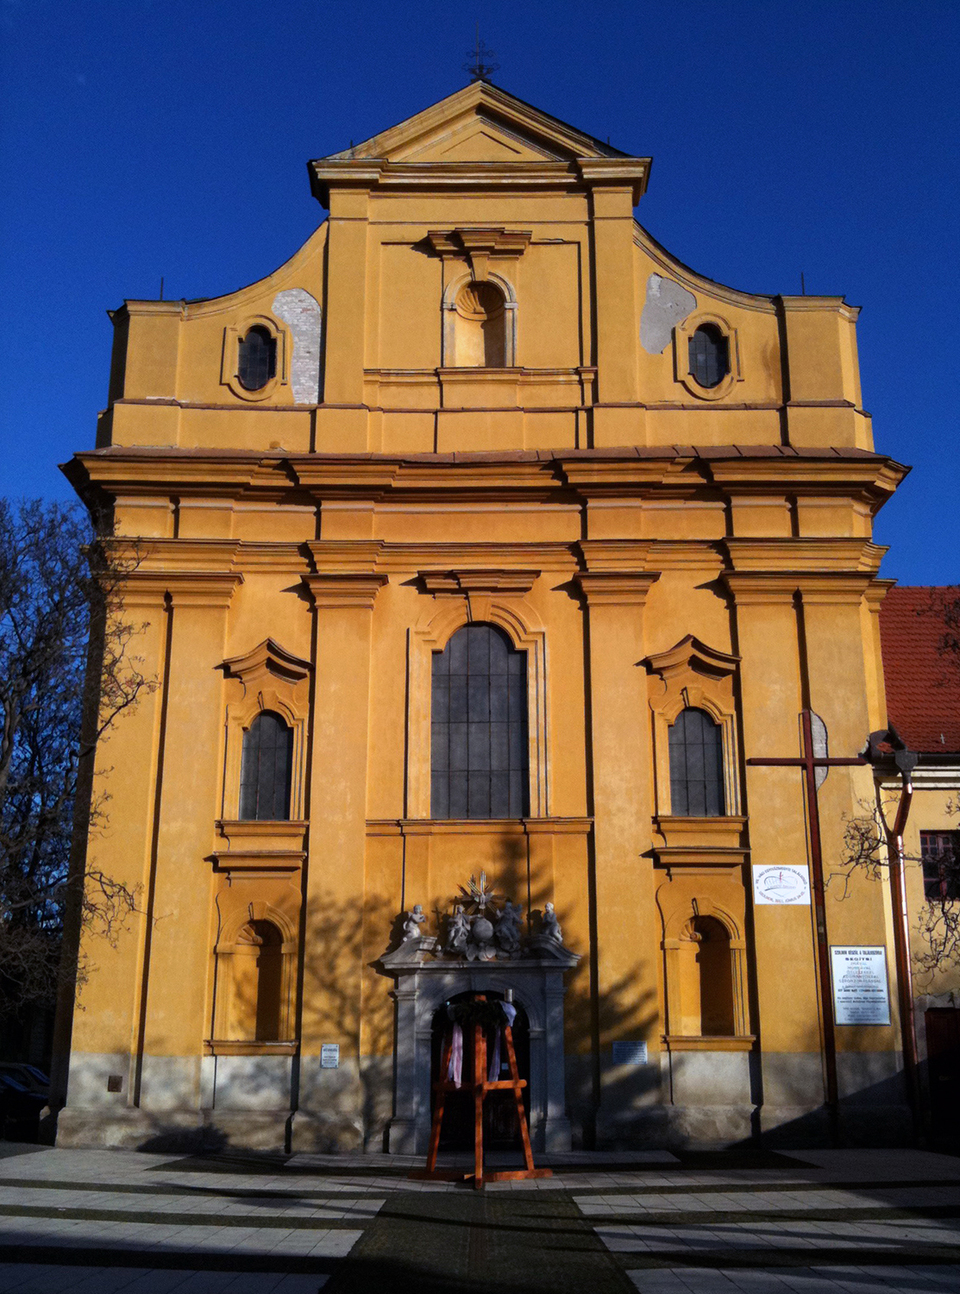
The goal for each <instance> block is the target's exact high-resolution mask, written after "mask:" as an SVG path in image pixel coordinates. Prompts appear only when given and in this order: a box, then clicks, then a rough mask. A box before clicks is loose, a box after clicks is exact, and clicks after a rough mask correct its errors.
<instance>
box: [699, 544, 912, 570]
mask: <svg viewBox="0 0 960 1294" xmlns="http://www.w3.org/2000/svg"><path fill="white" fill-rule="evenodd" d="M719 547H720V549H721V551H722V552H723V553H724V554H725V556H726V558H727V561H728V563H729V565H730V567H731V568H732V569H733V570H734V571H738V572H763V573H768V574H769V573H775V572H788V571H789V572H792V573H793V574H795V575H797V576H798V578H799V574H800V573H801V572H818V571H820V572H831V573H833V572H843V571H846V572H850V573H852V572H854V571H856V572H864V573H866V574H869V575H875V574H876V572H877V571H878V570H879V568H880V562H881V560H882V558H883V555H884V553H886V551H887V550H886V548H883V547H881V546H880V545H879V544H874V543H871V542H870V541H869V540H865V539H824V538H811V539H793V538H790V539H723V540H720V541H719Z"/></svg>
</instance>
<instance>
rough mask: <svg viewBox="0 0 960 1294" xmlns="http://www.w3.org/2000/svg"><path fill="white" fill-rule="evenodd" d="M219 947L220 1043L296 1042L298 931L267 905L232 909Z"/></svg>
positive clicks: (216, 1019)
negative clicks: (295, 989)
mask: <svg viewBox="0 0 960 1294" xmlns="http://www.w3.org/2000/svg"><path fill="white" fill-rule="evenodd" d="M227 906H228V908H232V909H233V910H232V911H228V913H227V915H226V920H225V921H224V925H223V929H222V930H221V935H220V938H219V939H218V941H217V945H216V949H215V952H216V959H217V966H216V982H215V996H214V1013H213V1014H214V1035H215V1043H216V1042H226V1043H230V1042H242V1043H251V1044H262V1045H269V1044H271V1043H283V1042H289V1041H290V1040H292V1039H293V1037H294V1032H295V1026H294V1020H295V1009H294V988H295V985H296V948H297V943H296V928H295V924H294V918H293V914H292V913H288V912H284V911H283V910H282V909H281V908H279V907H277V906H275V905H274V904H270V903H266V902H263V901H254V902H248V903H247V904H246V906H245V907H241V905H240V903H239V902H236V903H233V904H230V903H229V900H228V901H227Z"/></svg>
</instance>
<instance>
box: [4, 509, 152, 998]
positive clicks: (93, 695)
mask: <svg viewBox="0 0 960 1294" xmlns="http://www.w3.org/2000/svg"><path fill="white" fill-rule="evenodd" d="M138 562H139V554H138V553H137V551H136V549H135V548H134V547H131V545H130V544H129V543H126V544H123V545H121V544H120V543H118V542H116V541H114V540H113V539H111V538H110V537H109V535H107V534H98V533H97V532H96V530H95V528H94V527H93V526H92V525H91V522H90V520H89V518H88V516H87V514H86V513H85V512H84V511H83V510H82V509H81V508H80V507H79V506H78V505H73V506H63V505H60V504H45V503H42V502H39V501H24V502H20V503H11V502H9V501H7V500H0V1017H2V1016H3V1015H5V1014H11V1013H16V1012H17V1011H18V1010H19V1009H20V1008H21V1007H22V1006H24V1004H29V1003H36V1004H39V1003H50V1002H52V1001H53V1000H54V998H55V997H56V995H57V992H58V988H59V987H60V985H61V983H62V981H63V979H64V977H67V978H69V979H70V980H72V978H73V976H74V974H75V973H76V971H75V968H74V967H72V966H70V965H69V964H66V965H61V944H62V939H63V932H64V919H65V914H66V912H67V910H68V909H69V908H71V906H72V908H73V910H74V911H75V912H76V913H77V914H78V915H79V920H80V922H81V923H82V924H84V925H86V926H87V927H89V928H91V929H95V930H96V931H97V932H98V933H100V934H102V935H103V936H105V937H106V938H108V939H113V938H115V937H116V934H117V932H118V930H119V928H120V926H121V925H122V923H123V920H124V919H125V917H126V916H127V915H128V914H129V913H130V911H131V910H132V908H133V907H134V905H135V903H136V894H135V893H134V892H133V891H131V890H130V889H129V888H128V887H127V886H125V885H123V884H121V883H119V882H117V881H114V880H113V879H112V878H111V877H109V876H106V875H105V874H104V873H102V872H99V871H96V870H95V869H88V868H87V867H86V866H85V865H84V866H82V867H81V868H80V869H77V867H76V866H74V867H73V868H71V862H70V860H71V843H72V840H73V844H74V846H75V844H76V839H75V837H76V832H75V827H74V820H75V815H78V817H77V821H78V822H80V820H81V819H82V828H83V834H84V835H85V834H86V832H87V830H93V831H96V830H97V829H98V828H99V827H101V826H102V825H103V823H104V820H105V813H106V800H105V798H100V799H99V800H98V799H95V798H90V797H89V794H88V792H87V791H86V789H85V788H86V787H87V786H88V785H89V780H90V779H89V776H86V777H85V778H83V779H81V778H80V770H81V768H82V767H84V766H85V765H89V763H90V761H91V759H92V757H93V754H94V752H95V750H96V748H97V745H98V743H99V742H100V741H101V740H102V739H103V737H104V736H105V734H106V733H107V732H108V730H109V729H110V728H111V727H112V726H113V724H115V723H116V722H117V720H118V718H119V717H120V716H121V715H122V714H123V713H124V712H126V711H127V710H129V709H130V708H131V707H133V706H135V705H136V703H137V700H138V698H139V697H140V696H141V695H142V694H143V693H144V691H145V690H149V689H151V688H152V687H153V684H152V682H151V681H150V680H148V679H147V678H146V676H145V675H144V673H143V671H142V669H141V662H140V660H139V659H138V658H137V656H136V654H135V651H134V648H135V643H136V637H137V634H138V633H139V631H140V629H139V627H138V626H137V625H135V624H132V623H130V622H129V620H128V619H127V618H126V616H125V614H124V608H123V587H124V581H125V579H126V578H127V577H128V576H129V575H130V574H131V572H132V571H133V570H134V569H135V568H136V566H137V564H138ZM97 698H99V700H98V699H97ZM85 704H86V723H84V714H85ZM91 716H92V718H91ZM80 781H82V782H83V786H84V790H83V791H81V792H80V799H81V800H83V801H84V803H82V804H80V803H79V802H78V784H79V782H80ZM74 856H75V857H76V849H75V848H74ZM68 961H69V959H68ZM83 973H84V972H83V968H81V970H80V974H81V976H82V975H83Z"/></svg>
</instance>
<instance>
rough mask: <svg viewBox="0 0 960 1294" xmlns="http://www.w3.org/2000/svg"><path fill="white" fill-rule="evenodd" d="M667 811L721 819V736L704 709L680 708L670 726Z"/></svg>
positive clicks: (717, 726) (718, 727)
mask: <svg viewBox="0 0 960 1294" xmlns="http://www.w3.org/2000/svg"><path fill="white" fill-rule="evenodd" d="M669 748H670V812H671V814H673V815H674V816H676V817H680V818H722V817H723V815H724V801H723V737H722V733H721V729H720V725H719V724H716V723H714V721H713V720H712V719H711V718H710V716H709V715H708V714H707V713H706V711H704V710H699V709H697V708H695V707H693V706H688V707H687V709H685V710H681V711H680V713H679V714H678V715H677V718H676V720H675V722H674V723H672V724H671V725H670V735H669Z"/></svg>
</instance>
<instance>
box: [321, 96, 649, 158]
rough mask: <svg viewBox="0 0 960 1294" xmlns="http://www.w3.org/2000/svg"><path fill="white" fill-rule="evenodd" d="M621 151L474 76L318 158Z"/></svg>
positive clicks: (559, 155)
mask: <svg viewBox="0 0 960 1294" xmlns="http://www.w3.org/2000/svg"><path fill="white" fill-rule="evenodd" d="M625 156H626V154H624V153H622V152H621V151H620V150H619V149H617V148H612V147H611V146H610V145H609V144H603V143H601V142H600V140H598V139H594V138H593V136H591V135H586V134H584V133H583V132H582V131H579V130H576V129H575V128H574V127H573V126H568V125H567V124H566V122H562V121H558V120H557V118H556V117H551V116H549V115H548V114H547V113H544V112H540V111H539V109H537V108H534V107H532V106H531V105H530V104H529V103H524V101H523V100H522V99H517V98H516V97H515V96H514V95H512V94H508V93H507V91H506V90H501V89H500V88H499V86H494V85H490V83H489V82H487V81H474V82H473V83H472V84H471V85H468V86H466V87H465V88H464V89H462V90H458V91H457V92H456V93H455V94H451V95H448V97H447V98H446V99H441V100H440V102H439V103H435V104H434V105H433V106H432V107H430V108H425V109H424V111H423V112H418V113H417V114H416V115H415V116H413V117H408V118H407V120H406V121H402V122H400V124H399V125H397V126H393V127H391V129H389V130H385V131H383V132H382V133H381V134H379V135H374V136H373V137H372V138H371V139H367V140H365V141H364V142H363V143H362V144H357V145H356V146H355V147H353V148H351V149H348V150H347V151H345V152H342V153H334V154H332V155H331V156H330V157H328V158H324V159H323V160H324V161H331V162H332V161H347V160H357V159H360V158H377V159H380V160H384V161H388V162H394V163H397V162H407V163H412V164H421V165H422V164H423V163H426V162H445V161H447V162H510V161H514V162H523V161H541V162H543V161H547V162H549V161H564V162H566V161H572V160H573V159H574V158H584V157H609V158H613V157H617V158H619V157H625Z"/></svg>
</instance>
